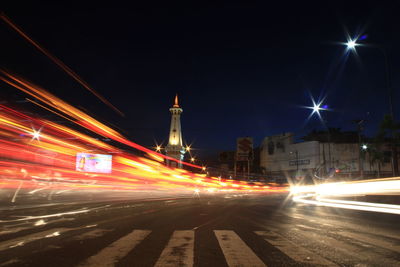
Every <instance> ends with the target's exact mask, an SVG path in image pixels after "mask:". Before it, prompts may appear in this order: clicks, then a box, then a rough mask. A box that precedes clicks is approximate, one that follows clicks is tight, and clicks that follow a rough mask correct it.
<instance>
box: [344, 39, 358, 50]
mask: <svg viewBox="0 0 400 267" xmlns="http://www.w3.org/2000/svg"><path fill="white" fill-rule="evenodd" d="M346 45H347V49H349V50H355V47H356V46H357V45H358V44H357V42H356V40H351V39H350V40H348V41H347V43H346Z"/></svg>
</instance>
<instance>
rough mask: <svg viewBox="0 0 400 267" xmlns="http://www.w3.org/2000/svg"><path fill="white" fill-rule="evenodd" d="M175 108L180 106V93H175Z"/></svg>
mask: <svg viewBox="0 0 400 267" xmlns="http://www.w3.org/2000/svg"><path fill="white" fill-rule="evenodd" d="M173 107H174V108H179V103H178V94H176V95H175V103H174V106H173Z"/></svg>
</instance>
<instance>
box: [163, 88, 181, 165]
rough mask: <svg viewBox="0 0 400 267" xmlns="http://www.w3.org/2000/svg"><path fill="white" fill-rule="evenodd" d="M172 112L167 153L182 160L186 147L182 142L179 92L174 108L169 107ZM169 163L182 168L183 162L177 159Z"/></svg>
mask: <svg viewBox="0 0 400 267" xmlns="http://www.w3.org/2000/svg"><path fill="white" fill-rule="evenodd" d="M169 111H170V112H171V115H172V117H171V128H170V130H169V140H168V145H167V147H166V148H165V152H166V155H167V156H169V157H172V158H175V159H177V160H180V161H182V160H183V156H184V154H185V149H184V148H183V144H182V130H181V113H182V112H183V109H181V107H180V106H179V103H178V94H177V95H176V96H175V103H174V105H173V106H172V108H170V109H169ZM167 164H168V165H169V166H171V167H178V168H182V163H177V162H175V161H168V160H167Z"/></svg>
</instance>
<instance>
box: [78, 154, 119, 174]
mask: <svg viewBox="0 0 400 267" xmlns="http://www.w3.org/2000/svg"><path fill="white" fill-rule="evenodd" d="M111 166H112V156H111V155H103V154H88V153H78V154H76V170H77V171H82V172H100V173H111Z"/></svg>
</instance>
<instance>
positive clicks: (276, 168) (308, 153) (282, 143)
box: [260, 133, 391, 180]
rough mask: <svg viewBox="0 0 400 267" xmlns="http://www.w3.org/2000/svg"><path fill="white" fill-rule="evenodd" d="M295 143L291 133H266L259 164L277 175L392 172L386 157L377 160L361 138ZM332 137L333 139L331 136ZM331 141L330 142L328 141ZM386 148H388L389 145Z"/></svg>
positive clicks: (301, 176) (345, 175) (353, 175)
mask: <svg viewBox="0 0 400 267" xmlns="http://www.w3.org/2000/svg"><path fill="white" fill-rule="evenodd" d="M310 139H312V138H307V140H308V141H304V142H299V143H295V142H294V135H293V134H292V133H284V134H280V135H274V136H268V137H265V138H264V140H263V142H262V144H261V146H260V167H261V169H262V171H263V173H265V174H266V175H269V176H270V177H272V178H278V179H285V178H288V179H295V180H302V179H306V178H307V179H328V178H335V177H336V178H351V179H358V178H361V177H363V178H375V177H387V176H390V175H391V164H390V161H388V160H387V159H383V160H382V161H379V162H378V161H374V160H373V157H372V156H371V154H370V153H369V152H368V150H367V149H365V150H363V149H362V148H361V147H360V144H359V142H356V141H354V140H353V142H349V141H351V140H349V139H348V138H347V139H346V138H345V139H340V138H338V139H336V140H335V139H334V138H332V139H331V138H329V139H326V140H310ZM315 139H318V138H315ZM330 139H331V140H330ZM328 141H329V142H328ZM383 149H386V150H388V148H387V146H384V148H383Z"/></svg>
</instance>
